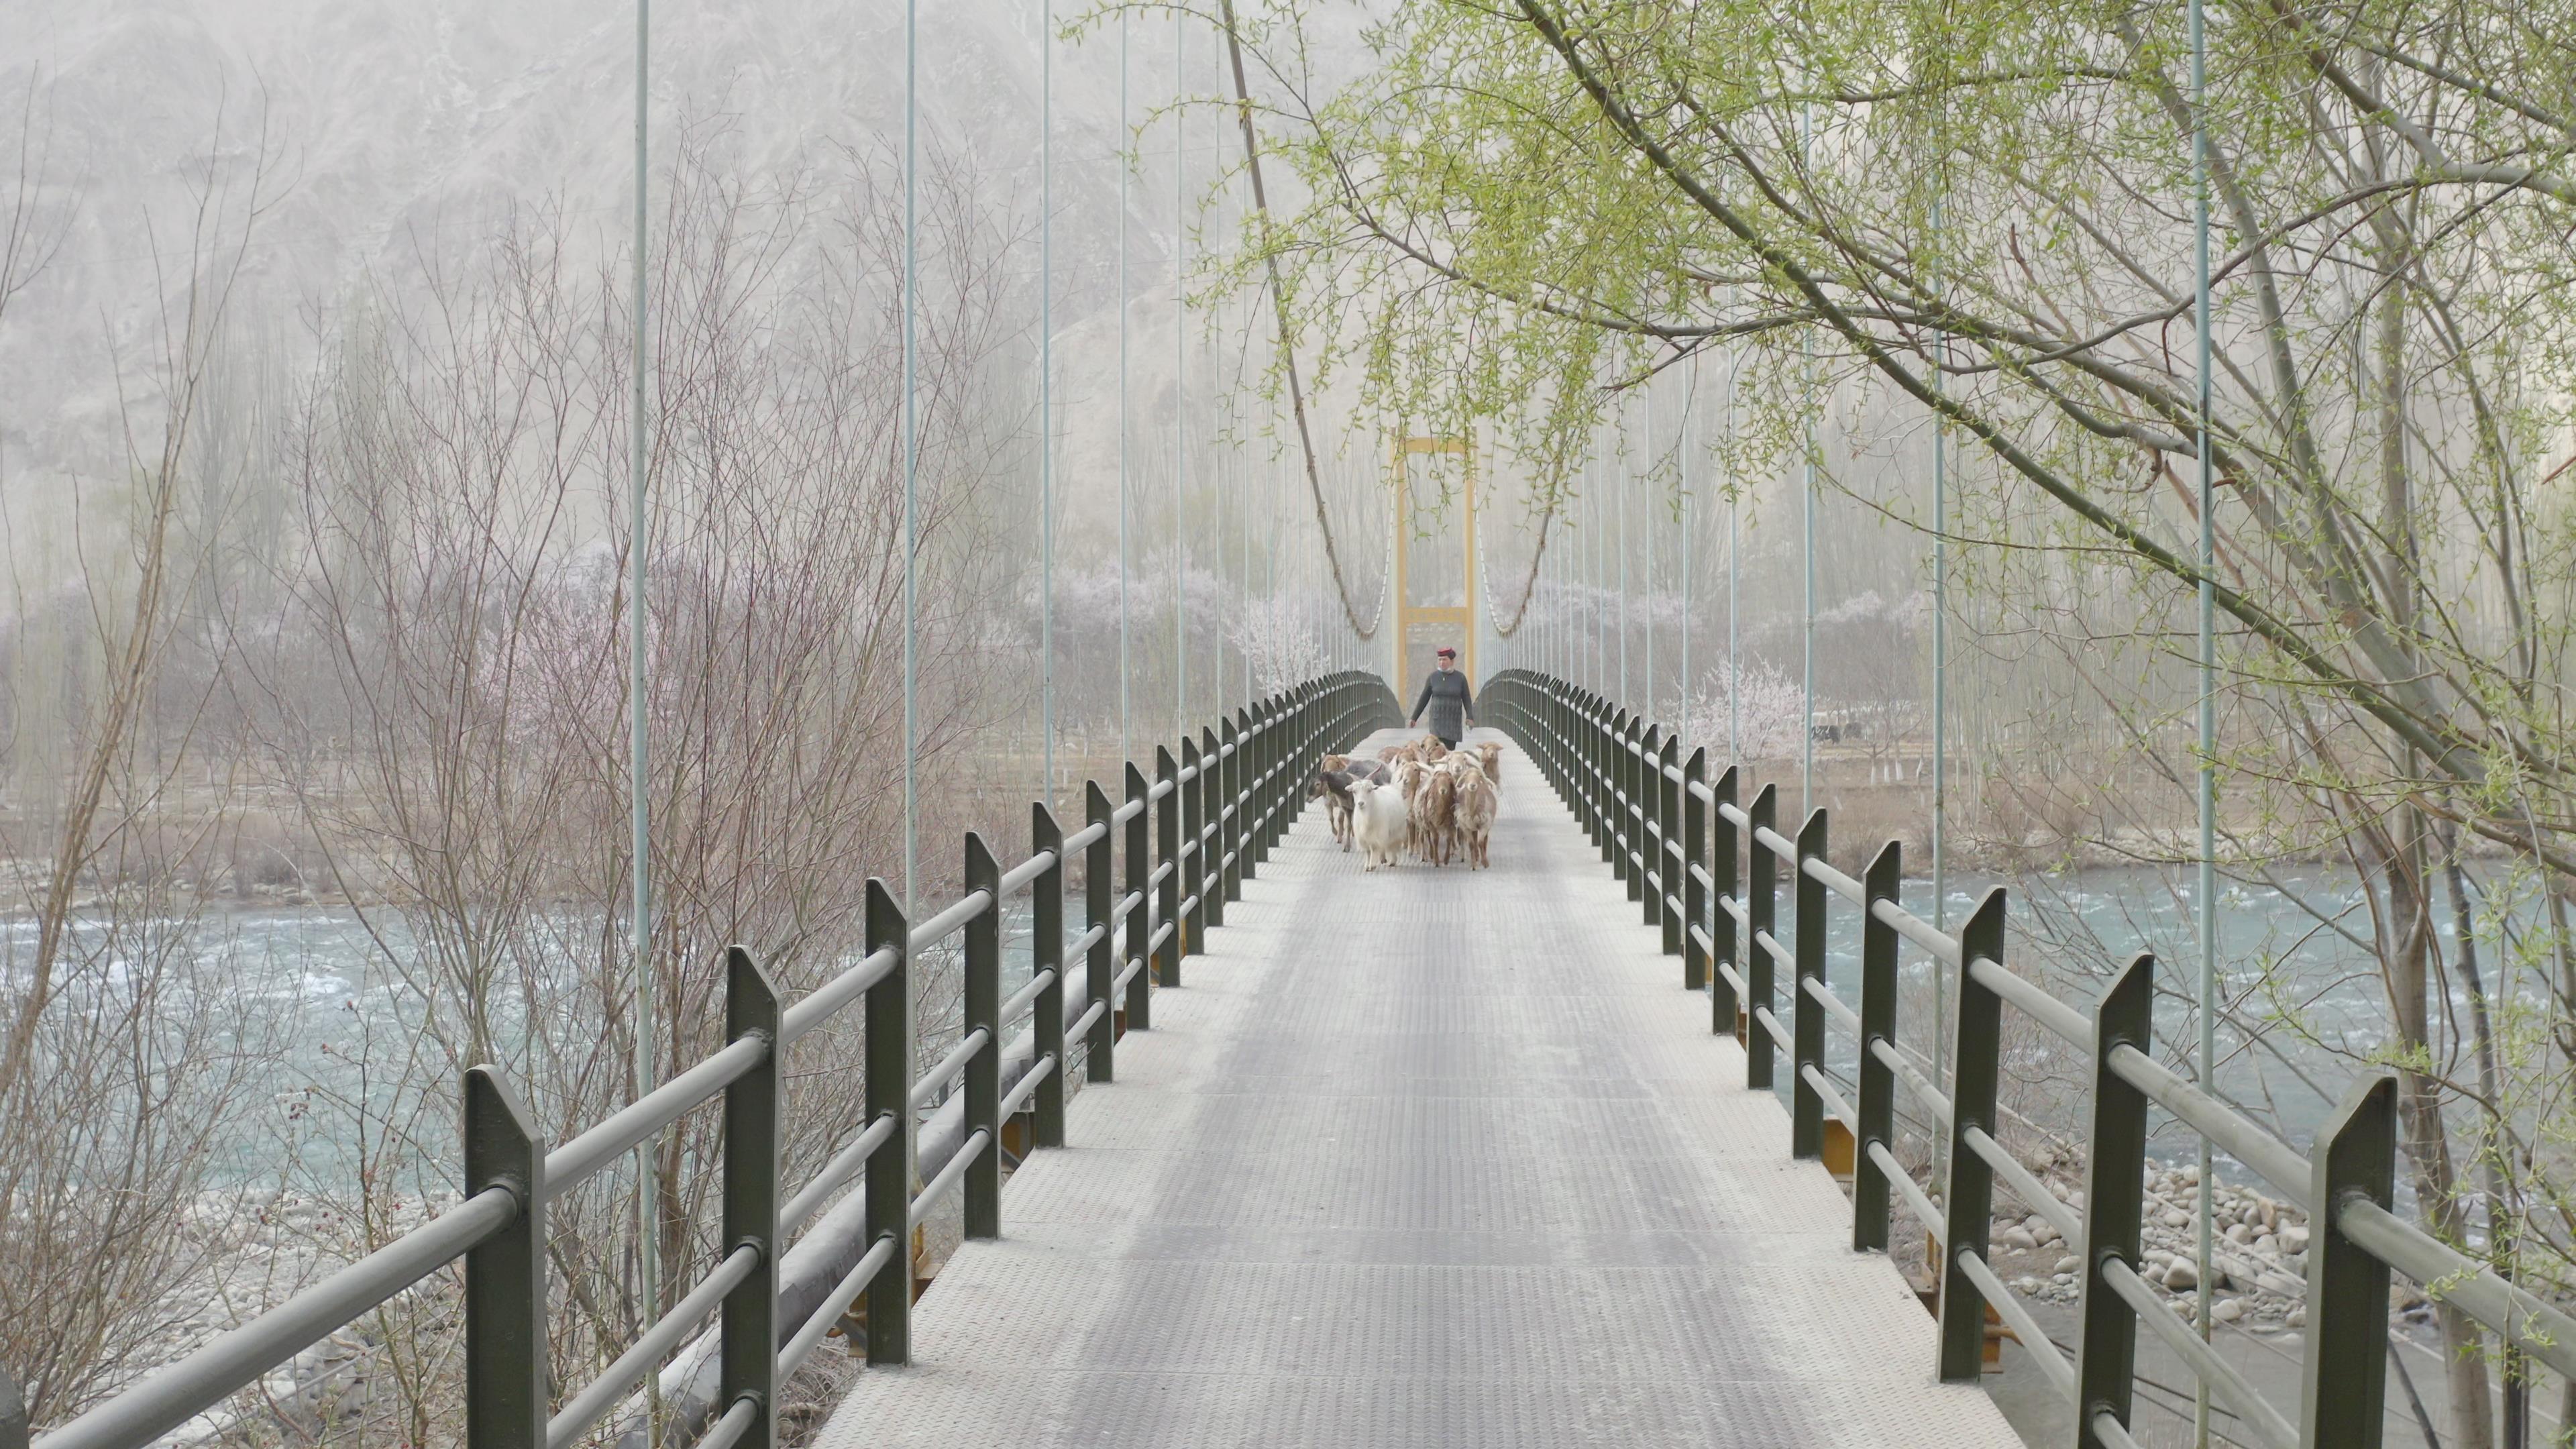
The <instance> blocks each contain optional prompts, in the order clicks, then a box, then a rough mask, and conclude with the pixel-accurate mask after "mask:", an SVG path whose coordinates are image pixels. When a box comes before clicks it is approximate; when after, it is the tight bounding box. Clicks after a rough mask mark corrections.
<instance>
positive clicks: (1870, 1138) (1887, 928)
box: [1852, 840, 1905, 1253]
mask: <svg viewBox="0 0 2576 1449" xmlns="http://www.w3.org/2000/svg"><path fill="white" fill-rule="evenodd" d="M1904 881H1905V848H1904V847H1903V846H1902V845H1900V844H1898V843H1897V842H1896V841H1893V840H1891V841H1889V842H1887V844H1885V845H1882V846H1880V847H1879V849H1878V856H1877V858H1876V859H1873V860H1872V861H1870V863H1869V869H1868V871H1867V872H1865V873H1864V874H1863V875H1862V877H1861V900H1862V902H1863V904H1862V906H1861V924H1860V1071H1859V1074H1858V1076H1859V1080H1858V1086H1859V1089H1860V1101H1859V1102H1858V1103H1856V1104H1855V1105H1854V1106H1853V1108H1852V1112H1853V1115H1854V1116H1855V1117H1856V1118H1857V1119H1858V1125H1859V1127H1860V1130H1859V1131H1858V1132H1856V1133H1854V1134H1852V1135H1853V1137H1854V1139H1855V1140H1854V1141H1853V1143H1852V1251H1853V1252H1855V1253H1866V1252H1870V1251H1872V1250H1876V1251H1879V1252H1885V1251H1886V1250H1887V1199H1888V1192H1889V1190H1890V1188H1889V1183H1888V1181H1887V1174H1886V1173H1885V1172H1884V1171H1883V1170H1881V1169H1880V1167H1879V1165H1878V1164H1877V1163H1876V1162H1873V1161H1871V1160H1870V1155H1869V1149H1870V1144H1872V1143H1876V1144H1878V1145H1879V1146H1882V1147H1885V1148H1886V1149H1888V1151H1890V1152H1891V1153H1892V1152H1894V1151H1895V1150H1896V1074H1895V1073H1894V1072H1892V1071H1890V1070H1889V1069H1888V1066H1887V1063H1885V1062H1882V1061H1880V1060H1879V1059H1878V1058H1877V1057H1876V1056H1875V1055H1873V1054H1872V1053H1871V1051H1870V1044H1871V1043H1872V1042H1881V1041H1883V1042H1886V1043H1887V1044H1888V1045H1889V1046H1891V1047H1893V1046H1895V1045H1896V928H1895V927H1894V926H1891V925H1889V924H1887V923H1886V922H1885V921H1882V920H1880V919H1879V918H1878V916H1877V915H1876V913H1875V908H1876V906H1877V904H1878V903H1879V902H1880V901H1894V900H1895V899H1896V898H1897V892H1898V891H1899V890H1900V889H1901V888H1902V887H1903V885H1904Z"/></svg>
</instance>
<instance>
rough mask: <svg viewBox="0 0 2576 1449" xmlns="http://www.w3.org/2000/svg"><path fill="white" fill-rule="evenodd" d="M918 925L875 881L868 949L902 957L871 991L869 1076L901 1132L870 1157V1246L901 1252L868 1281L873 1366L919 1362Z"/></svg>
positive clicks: (872, 1101)
mask: <svg viewBox="0 0 2576 1449" xmlns="http://www.w3.org/2000/svg"><path fill="white" fill-rule="evenodd" d="M911 935H912V928H911V927H909V926H907V925H906V924H905V923H904V919H903V908H902V907H901V906H898V905H896V904H895V900H894V896H893V894H892V893H891V892H889V891H888V890H887V889H886V887H885V882H884V881H881V880H878V879H876V878H875V877H873V876H871V877H869V879H868V923H867V949H868V954H869V955H871V956H873V955H875V954H876V953H878V952H879V951H892V952H894V954H895V962H894V969H893V970H892V971H889V972H887V973H886V974H885V979H883V980H881V981H879V982H878V983H877V984H876V985H874V986H871V987H869V988H868V998H867V1002H868V1004H867V1008H866V1012H867V1021H866V1030H867V1044H866V1051H867V1058H866V1062H865V1064H864V1066H863V1068H862V1072H861V1074H862V1075H863V1076H864V1077H865V1078H866V1081H865V1083H864V1086H865V1090H866V1094H867V1104H866V1110H867V1114H868V1124H869V1125H870V1126H874V1125H875V1124H877V1123H879V1122H890V1123H892V1124H893V1132H894V1135H893V1136H891V1137H889V1138H887V1139H886V1141H885V1144H884V1145H883V1146H881V1147H879V1148H877V1150H876V1151H874V1152H872V1153H870V1154H868V1175H867V1188H866V1191H867V1199H868V1242H869V1245H870V1247H871V1249H873V1247H874V1246H875V1245H876V1244H878V1243H881V1242H885V1241H887V1240H889V1239H891V1240H892V1241H893V1243H894V1248H893V1251H892V1252H891V1253H890V1254H888V1256H887V1258H886V1263H885V1266H884V1267H882V1268H880V1269H878V1270H877V1275H876V1277H874V1278H872V1279H870V1280H869V1281H868V1290H867V1305H868V1362H869V1363H872V1364H876V1365H879V1366H880V1367H883V1366H887V1365H893V1364H906V1363H910V1362H912V1254H911V1252H910V1251H909V1248H910V1240H911V1237H912V1153H913V1141H912V1137H913V1120H912V1106H911V1097H912V954H911V946H910V941H911Z"/></svg>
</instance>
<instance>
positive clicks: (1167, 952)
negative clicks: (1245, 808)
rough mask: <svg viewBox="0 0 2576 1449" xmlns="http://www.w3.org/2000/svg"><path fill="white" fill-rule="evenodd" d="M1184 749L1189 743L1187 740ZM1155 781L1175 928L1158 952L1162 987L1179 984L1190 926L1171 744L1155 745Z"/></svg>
mask: <svg viewBox="0 0 2576 1449" xmlns="http://www.w3.org/2000/svg"><path fill="white" fill-rule="evenodd" d="M1181 748H1183V749H1184V750H1186V749H1188V748H1189V746H1188V744H1186V743H1184V744H1183V745H1182V746H1181ZM1154 783H1156V784H1157V785H1161V786H1163V787H1164V789H1163V798H1162V799H1160V800H1157V801H1155V802H1154V868H1155V869H1156V870H1159V871H1161V872H1162V873H1163V886H1162V889H1161V890H1160V891H1159V892H1157V895H1158V897H1159V900H1160V903H1161V905H1162V908H1163V910H1162V923H1163V924H1164V925H1167V926H1169V927H1171V930H1169V931H1168V932H1165V933H1164V935H1163V949H1162V950H1160V951H1158V952H1156V953H1155V955H1154V980H1155V984H1157V985H1160V986H1178V985H1180V984H1181V933H1182V931H1183V930H1185V929H1186V923H1185V922H1183V921H1182V920H1181V765H1180V761H1178V760H1175V759H1173V758H1172V751H1171V747H1170V746H1168V745H1156V746H1155V747H1154Z"/></svg>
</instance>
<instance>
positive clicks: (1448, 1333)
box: [821, 732, 2019, 1449]
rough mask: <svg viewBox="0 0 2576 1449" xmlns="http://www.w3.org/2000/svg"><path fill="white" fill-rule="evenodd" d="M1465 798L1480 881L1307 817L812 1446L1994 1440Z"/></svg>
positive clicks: (1591, 896)
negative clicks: (992, 1228) (886, 1360)
mask: <svg viewBox="0 0 2576 1449" xmlns="http://www.w3.org/2000/svg"><path fill="white" fill-rule="evenodd" d="M1480 734H1481V732H1480ZM1502 773H1503V785H1502V794H1503V813H1502V819H1501V821H1500V822H1499V824H1498V826H1497V830H1496V834H1495V839H1494V847H1493V860H1494V868H1493V869H1492V870H1491V871H1485V872H1478V873H1475V874H1470V873H1468V872H1467V871H1465V870H1464V869H1461V868H1459V867H1456V866H1452V867H1450V868H1449V869H1447V870H1439V871H1435V870H1432V869H1429V868H1427V867H1422V866H1412V865H1408V866H1406V867H1404V868H1402V869H1400V870H1396V871H1394V872H1391V873H1390V872H1386V871H1380V872H1378V873H1376V874H1374V875H1369V874H1363V873H1362V872H1361V870H1360V865H1359V861H1360V857H1359V856H1358V854H1357V853H1356V852H1354V853H1351V854H1347V855H1345V854H1341V853H1339V852H1337V851H1335V850H1334V849H1333V848H1332V844H1331V839H1330V837H1329V835H1328V834H1327V833H1326V832H1325V830H1324V828H1323V822H1322V816H1321V814H1320V812H1310V813H1309V816H1308V818H1307V819H1306V820H1305V821H1303V822H1302V823H1301V824H1300V825H1299V826H1298V828H1297V829H1296V830H1295V831H1294V832H1292V833H1291V834H1290V836H1289V837H1288V839H1287V840H1286V842H1284V844H1283V846H1282V848H1281V849H1280V850H1279V851H1277V852H1274V854H1273V856H1272V859H1271V863H1270V865H1269V866H1267V867H1266V868H1265V869H1264V870H1263V872H1262V875H1261V877H1260V879H1258V880H1257V881H1253V882H1250V883H1248V884H1247V885H1246V887H1245V893H1244V900H1243V901H1242V903H1240V904H1238V905H1234V906H1231V907H1229V908H1228V909H1227V912H1226V921H1227V924H1226V926H1225V927H1224V928H1223V929H1221V930H1217V931H1213V932H1211V933H1209V938H1208V946H1209V950H1208V952H1207V954H1206V955H1204V956H1197V957H1193V958H1191V959H1190V961H1189V963H1188V966H1187V969H1186V973H1185V984H1184V986H1183V988H1182V989H1180V990H1178V991H1173V992H1169V993H1165V994H1162V995H1158V996H1157V997H1156V998H1155V1002H1154V1025H1155V1030H1153V1031H1152V1032H1145V1033H1132V1034H1130V1035H1129V1036H1128V1037H1127V1038H1126V1039H1125V1041H1124V1042H1123V1043H1122V1044H1121V1045H1120V1047H1119V1053H1118V1074H1119V1075H1118V1080H1117V1082H1115V1083H1114V1084H1110V1085H1106V1086H1099V1087H1088V1088H1085V1089H1084V1090H1083V1091H1082V1092H1081V1093H1079V1094H1078V1095H1077V1096H1076V1097H1075V1098H1074V1101H1073V1103H1072V1107H1071V1110H1070V1113H1069V1121H1068V1136H1069V1139H1070V1141H1071V1144H1072V1145H1071V1146H1069V1147H1066V1148H1064V1149H1062V1150H1059V1151H1050V1152H1042V1153H1039V1154H1037V1155H1035V1156H1034V1157H1032V1158H1031V1159H1030V1160H1029V1161H1028V1163H1027V1164H1026V1165H1025V1166H1023V1167H1022V1168H1021V1169H1020V1170H1019V1172H1018V1174H1017V1175H1016V1176H1014V1177H1013V1178H1012V1179H1011V1182H1010V1184H1009V1186H1008V1187H1007V1188H1006V1189H1005V1190H1004V1193H1003V1196H1002V1227H1003V1232H1004V1233H1005V1235H1006V1236H1005V1237H1004V1238H1003V1239H1001V1240H1000V1241H997V1242H987V1243H969V1244H967V1245H966V1246H965V1247H964V1248H963V1249H962V1250H960V1251H959V1252H958V1254H957V1255H956V1257H955V1258H953V1259H952V1260H951V1261H950V1262H949V1264H948V1265H947V1267H946V1269H945V1270H944V1271H943V1272H942V1273H941V1274H940V1276H939V1281H938V1283H937V1284H936V1285H935V1286H934V1287H932V1289H931V1290H930V1292H929V1293H928V1294H927V1295H926V1296H925V1297H924V1298H923V1299H922V1300H921V1304H920V1308H919V1311H918V1317H917V1319H916V1321H915V1328H914V1334H915V1339H914V1344H915V1357H916V1364H915V1366H914V1367H912V1368H909V1369H903V1370H896V1371H871V1372H869V1373H867V1374H865V1375H863V1376H862V1377H861V1378H860V1379H859V1381H858V1383H857V1385H856V1386H855V1387H854V1388H853V1390H852V1391H851V1393H850V1396H849V1398H848V1399H847V1400H846V1401H844V1402H843V1404H842V1405H841V1407H840V1408H839V1410H838V1411H837V1412H836V1413H835V1414H834V1416H833V1418H832V1420H831V1422H830V1423H829V1424H828V1425H827V1426H826V1428H825V1429H824V1431H823V1433H822V1436H821V1444H822V1446H823V1449H878V1446H884V1445H940V1446H959V1449H968V1446H971V1449H992V1446H1040V1445H1113V1446H1120V1449H1146V1446H1172V1449H1183V1446H1188V1449H1216V1446H1234V1445H1263V1446H1270V1445H1283V1446H1284V1445H1315V1446H1335V1449H1341V1446H1380V1445H1383V1446H1390V1449H1394V1446H1415V1445H1458V1446H1474V1449H1509V1446H1533V1449H1536V1446H1556V1445H1595V1444H1597V1445H1618V1446H1648V1445H1692V1446H1710V1445H1726V1446H1735V1445H1741V1446H1748V1449H1756V1446H1758V1449H1791V1446H1804V1445H1855V1446H1857V1445H1870V1446H1881V1445H1884V1446H1909V1449H1910V1446H1927V1449H1949V1446H1968V1449H1978V1446H1998V1449H2002V1446H2016V1445H2018V1443H2019V1440H2018V1439H2016V1438H2015V1437H2014V1435H2013V1434H2012V1432H2011V1431H2010V1430H2009V1429H2008V1428H2007V1427H2006V1426H2005V1424H2004V1420H2003V1418H2002V1416H2001V1415H2000V1414H1999V1413H1997V1412H1996V1410H1995V1409H1994V1407H1993V1406H1992V1405H1991V1404H1990V1403H1989V1402H1988V1401H1987V1399H1986V1397H1985V1395H1984V1393H1983V1392H1982V1391H1981V1390H1979V1389H1977V1388H1975V1387H1974V1386H1945V1385H1941V1384H1938V1383H1935V1382H1934V1380H1933V1377H1932V1365H1933V1353H1934V1344H1933V1324H1932V1320H1931V1318H1930V1317H1929V1316H1928V1315H1926V1314H1925V1313H1924V1312H1923V1310H1922V1309H1921V1308H1920V1307H1918V1306H1917V1305H1916V1304H1915V1301H1914V1299H1913V1297H1912V1296H1911V1295H1910V1294H1909V1293H1908V1292H1907V1290H1906V1288H1905V1285H1904V1284H1903V1283H1902V1282H1901V1281H1900V1280H1899V1278H1898V1275H1897V1272H1896V1270H1895V1269H1894V1268H1893V1267H1891V1266H1890V1265H1889V1264H1888V1263H1887V1261H1886V1260H1885V1259H1884V1258H1881V1257H1875V1256H1872V1257H1862V1256H1855V1255H1854V1254H1853V1253H1851V1252H1850V1250H1849V1249H1848V1247H1847V1246H1846V1245H1847V1242H1848V1239H1849V1234H1850V1222H1851V1218H1850V1210H1849V1208H1848V1207H1847V1206H1846V1204H1845V1203H1844V1201H1843V1198H1842V1195H1841V1193H1840V1192H1839V1191H1838V1190H1837V1189H1836V1188H1835V1187H1834V1185H1833V1182H1832V1180H1831V1179H1830V1178H1829V1177H1828V1176H1827V1175H1826V1174H1825V1173H1824V1171H1823V1170H1822V1169H1820V1168H1818V1167H1816V1166H1814V1165H1813V1164H1808V1163H1794V1164H1793V1163H1792V1162H1791V1161H1790V1160H1789V1155H1788V1140H1789V1122H1788V1116H1787V1114H1786V1112H1784V1111H1783V1110H1782V1109H1781V1107H1780V1106H1779V1105H1778V1104H1777V1103H1776V1102H1775V1101H1774V1100H1773V1099H1772V1098H1771V1097H1770V1096H1769V1095H1768V1094H1761V1093H1751V1092H1746V1091H1744V1090H1743V1089H1742V1086H1741V1083H1742V1082H1743V1080H1744V1064H1743V1058H1742V1056H1741V1054H1740V1052H1739V1050H1738V1048H1737V1047H1736V1045H1735V1043H1734V1042H1733V1041H1731V1040H1723V1039H1717V1038H1712V1037H1711V1036H1710V1035H1709V1034H1708V1032H1707V1030H1706V1008H1705V1006H1703V1005H1702V1004H1701V1001H1700V1000H1699V999H1698V998H1695V997H1692V996H1690V995H1687V994H1685V993H1684V992H1683V991H1682V989H1681V984H1680V982H1681V971H1680V967H1679V964H1678V963H1677V962H1674V961H1672V960H1670V959H1668V958H1666V957H1664V956H1662V955H1660V954H1659V953H1658V951H1657V949H1656V947H1657V942H1656V938H1655V936H1654V934H1653V933H1652V932H1649V931H1648V930H1646V929H1645V928H1643V927H1642V926H1639V925H1638V924H1637V923H1636V922H1637V916H1636V913H1635V909H1634V908H1633V907H1631V906H1630V905H1629V904H1628V903H1627V901H1626V900H1625V899H1624V895H1623V892H1622V889H1621V888H1620V887H1619V885H1618V884H1617V883H1616V882H1614V881H1613V880H1612V879H1611V878H1610V875H1609V872H1608V870H1607V869H1606V868H1605V867H1603V866H1602V865H1601V863H1600V857H1599V855H1598V853H1597V852H1595V851H1593V850H1592V849H1590V848H1589V847H1588V846H1587V844H1586V843H1585V841H1584V839H1583V836H1582V834H1581V832H1580V831H1579V830H1578V829H1577V828H1576V827H1575V825H1574V823H1573V819H1572V817H1571V816H1570V815H1569V814H1568V813H1567V812H1566V811H1565V809H1564V808H1563V806H1561V805H1560V804H1559V803H1558V802H1557V800H1556V798H1555V796H1554V795H1553V794H1552V793H1551V792H1550V791H1549V790H1548V788H1547V786H1546V784H1545V783H1544V782H1543V781H1542V780H1541V779H1540V777H1539V776H1538V773H1537V771H1536V770H1535V769H1534V768H1532V767H1531V766H1530V765H1529V764H1528V762H1527V761H1526V760H1524V759H1522V758H1521V757H1520V756H1519V755H1518V754H1517V752H1514V753H1512V754H1510V755H1509V756H1508V757H1507V758H1506V759H1505V761H1504V765H1503V771H1502Z"/></svg>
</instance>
